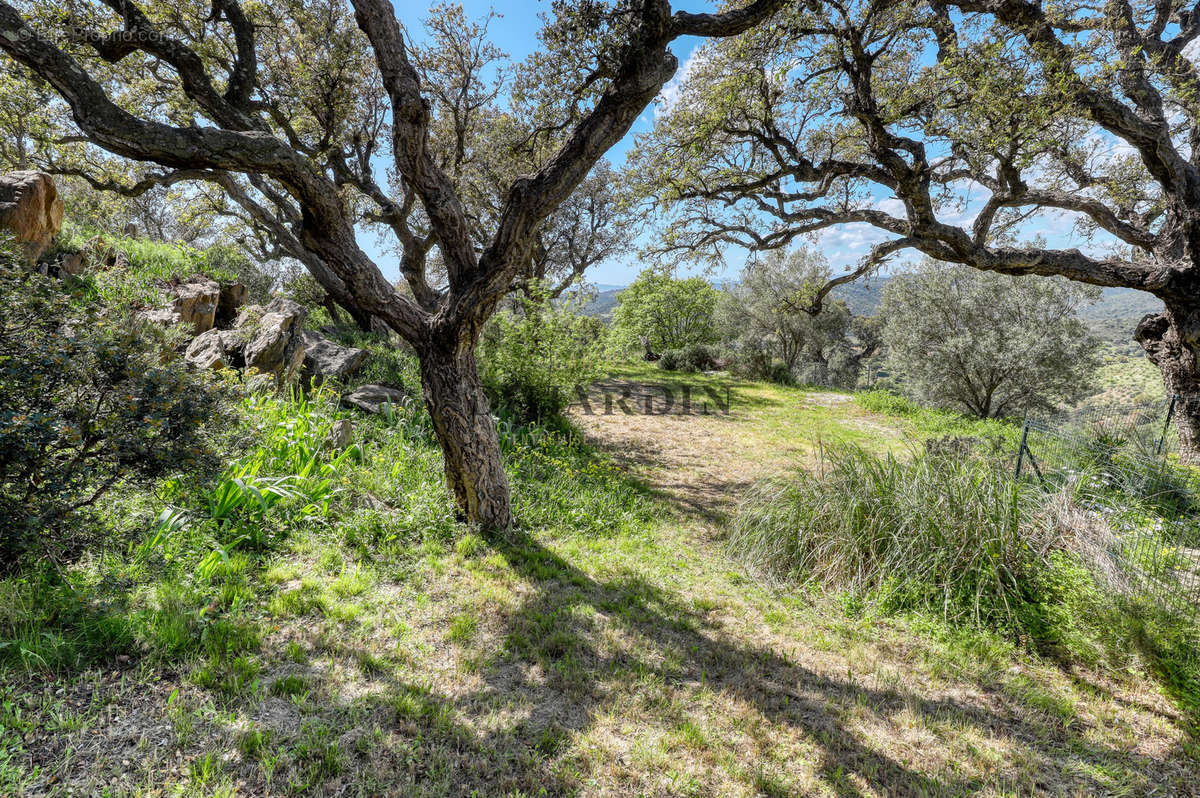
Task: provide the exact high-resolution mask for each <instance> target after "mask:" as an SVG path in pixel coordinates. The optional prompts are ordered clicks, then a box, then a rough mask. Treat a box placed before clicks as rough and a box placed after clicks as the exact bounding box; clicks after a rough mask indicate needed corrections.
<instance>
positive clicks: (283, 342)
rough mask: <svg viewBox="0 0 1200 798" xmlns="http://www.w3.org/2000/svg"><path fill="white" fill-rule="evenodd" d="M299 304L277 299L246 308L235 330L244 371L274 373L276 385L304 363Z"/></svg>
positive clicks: (302, 309) (301, 310) (302, 308)
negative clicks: (241, 347) (239, 336)
mask: <svg viewBox="0 0 1200 798" xmlns="http://www.w3.org/2000/svg"><path fill="white" fill-rule="evenodd" d="M307 315H308V312H307V311H306V310H305V309H304V307H303V306H302V305H300V304H299V303H298V302H294V301H292V300H290V299H284V298H283V297H278V298H276V299H274V300H272V301H271V303H270V304H269V305H267V306H266V307H265V308H263V307H260V306H258V305H249V306H247V307H246V308H245V309H244V310H243V311H242V313H241V315H239V316H238V320H237V323H236V324H235V325H234V326H235V328H236V329H237V330H238V331H239V332H240V333H242V335H243V337H244V339H245V341H246V346H245V349H244V350H243V354H244V356H245V362H246V368H253V369H257V370H258V371H260V372H263V373H270V374H274V375H275V377H276V381H277V382H282V381H284V380H288V379H291V378H292V377H293V376H295V375H296V373H297V371H298V370H299V369H300V365H301V364H302V363H303V362H304V319H305V317H306V316H307Z"/></svg>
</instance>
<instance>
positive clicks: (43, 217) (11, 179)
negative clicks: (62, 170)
mask: <svg viewBox="0 0 1200 798" xmlns="http://www.w3.org/2000/svg"><path fill="white" fill-rule="evenodd" d="M62 218H63V201H62V197H60V196H59V195H58V187H57V186H56V185H55V184H54V178H52V177H50V175H48V174H46V173H44V172H10V173H9V174H6V175H0V228H3V229H5V230H10V231H11V232H12V234H13V236H14V237H15V238H16V239H17V241H18V243H20V244H21V248H22V250H23V251H24V254H25V257H26V258H27V259H28V260H29V262H30V263H33V262H34V261H36V260H37V259H38V258H39V257H40V256H41V254H42V253H43V252H45V251H46V247H48V246H50V242H51V241H52V240H53V239H54V236H56V235H58V231H59V230H61V229H62Z"/></svg>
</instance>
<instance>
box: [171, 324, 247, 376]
mask: <svg viewBox="0 0 1200 798" xmlns="http://www.w3.org/2000/svg"><path fill="white" fill-rule="evenodd" d="M243 345H244V342H243V341H242V338H241V336H240V335H238V333H237V332H235V331H233V330H216V329H213V330H208V331H206V332H203V333H201V334H200V335H197V336H196V337H195V338H193V339H192V342H191V343H190V344H188V348H187V350H185V351H184V353H183V359H184V360H185V361H187V362H188V363H189V364H190V365H193V366H195V367H196V368H202V369H224V368H240V367H241V365H242V363H243V362H244V361H245V357H244V355H243V353H242V348H243Z"/></svg>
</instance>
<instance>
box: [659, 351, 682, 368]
mask: <svg viewBox="0 0 1200 798" xmlns="http://www.w3.org/2000/svg"><path fill="white" fill-rule="evenodd" d="M679 360H680V351H679V350H678V349H668V350H667V351H665V352H663V353H662V355H661V356H660V357H659V358H658V367H659V368H660V369H662V370H663V371H679Z"/></svg>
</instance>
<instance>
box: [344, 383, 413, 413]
mask: <svg viewBox="0 0 1200 798" xmlns="http://www.w3.org/2000/svg"><path fill="white" fill-rule="evenodd" d="M388 402H390V403H391V404H393V405H395V406H396V407H404V405H406V404H408V394H407V393H405V392H404V391H402V390H400V389H399V388H393V387H391V386H390V385H377V384H375V383H371V384H368V385H360V386H358V387H357V388H355V389H354V390H353V391H351V392H350V393H348V394H346V395H345V396H343V397H342V404H344V405H348V406H350V407H357V408H358V409H360V410H365V411H367V412H368V413H378V412H380V411H381V410H382V409H383V406H384V404H386V403H388Z"/></svg>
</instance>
